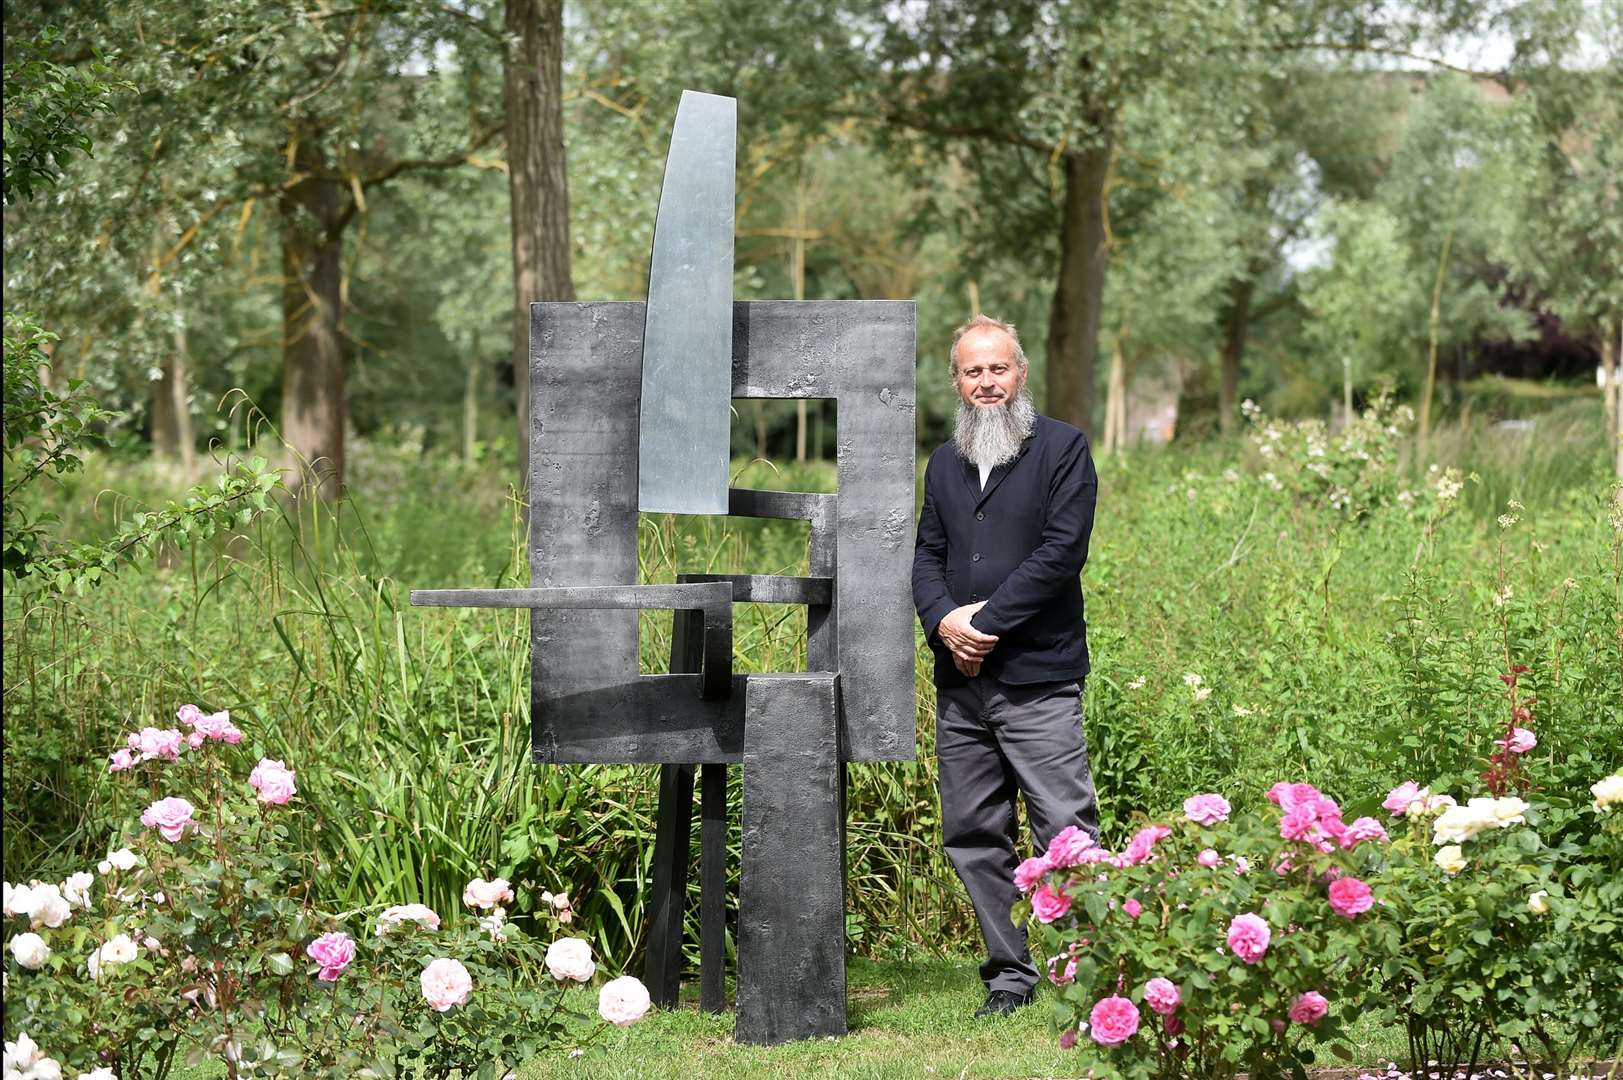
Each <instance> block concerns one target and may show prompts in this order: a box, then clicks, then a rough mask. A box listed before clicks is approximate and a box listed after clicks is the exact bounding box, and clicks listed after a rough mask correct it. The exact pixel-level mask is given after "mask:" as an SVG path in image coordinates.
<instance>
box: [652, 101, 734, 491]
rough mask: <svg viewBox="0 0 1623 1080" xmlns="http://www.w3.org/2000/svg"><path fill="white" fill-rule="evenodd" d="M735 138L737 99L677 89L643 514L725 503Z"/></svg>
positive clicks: (662, 208)
mask: <svg viewBox="0 0 1623 1080" xmlns="http://www.w3.org/2000/svg"><path fill="white" fill-rule="evenodd" d="M737 141H738V102H737V101H735V100H734V99H732V98H729V97H718V96H716V95H714V94H700V93H695V92H694V91H692V90H684V91H682V100H681V102H680V104H678V106H677V109H676V124H675V126H674V127H673V128H672V129H671V148H670V153H669V154H668V155H667V157H666V159H665V183H664V186H663V187H662V188H661V189H660V193H659V213H658V216H657V217H656V218H655V220H654V255H653V259H652V261H651V262H650V264H649V269H648V319H647V329H646V330H645V331H644V333H643V336H642V395H641V416H642V425H641V430H642V445H641V451H640V453H639V455H638V460H639V464H638V471H637V476H638V496H637V504H638V506H639V507H640V508H641V509H642V510H643V511H645V512H647V513H673V514H725V513H727V466H728V460H729V459H728V443H729V434H730V424H731V410H730V406H731V402H729V401H728V397H729V395H728V393H727V390H728V383H727V358H728V357H729V356H731V355H732V350H731V347H730V340H729V339H730V337H731V335H732V304H733V166H734V162H735V161H736V159H737Z"/></svg>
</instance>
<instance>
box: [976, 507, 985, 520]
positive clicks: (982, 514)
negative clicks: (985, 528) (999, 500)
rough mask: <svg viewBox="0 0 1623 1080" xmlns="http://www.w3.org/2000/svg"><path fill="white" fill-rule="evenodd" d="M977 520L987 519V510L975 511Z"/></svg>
mask: <svg viewBox="0 0 1623 1080" xmlns="http://www.w3.org/2000/svg"><path fill="white" fill-rule="evenodd" d="M975 520H976V521H985V520H986V511H985V510H977V511H975Z"/></svg>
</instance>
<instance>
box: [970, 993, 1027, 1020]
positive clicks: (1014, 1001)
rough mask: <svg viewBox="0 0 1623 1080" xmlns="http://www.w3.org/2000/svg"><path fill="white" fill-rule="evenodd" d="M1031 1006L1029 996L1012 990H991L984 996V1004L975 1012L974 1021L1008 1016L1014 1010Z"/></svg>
mask: <svg viewBox="0 0 1623 1080" xmlns="http://www.w3.org/2000/svg"><path fill="white" fill-rule="evenodd" d="M1030 1004H1031V995H1030V994H1029V993H1026V994H1017V993H1015V992H1014V991H1013V990H993V991H992V992H991V993H990V994H987V995H986V1004H985V1005H982V1006H981V1007H980V1008H978V1009H976V1010H975V1019H977V1020H984V1019H985V1018H986V1017H988V1016H1008V1015H1009V1014H1010V1013H1012V1012H1014V1010H1016V1009H1020V1008H1024V1007H1025V1006H1027V1005H1030Z"/></svg>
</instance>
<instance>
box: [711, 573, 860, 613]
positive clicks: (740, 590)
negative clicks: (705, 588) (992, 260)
mask: <svg viewBox="0 0 1623 1080" xmlns="http://www.w3.org/2000/svg"><path fill="white" fill-rule="evenodd" d="M681 577H682V580H683V581H715V582H724V583H726V584H728V585H731V586H732V590H733V600H734V602H736V603H740V604H745V603H748V604H805V605H808V606H810V607H828V605H829V604H830V603H831V602H832V601H833V599H834V579H833V578H831V577H828V576H827V575H822V576H818V577H784V576H781V575H778V574H683V575H681Z"/></svg>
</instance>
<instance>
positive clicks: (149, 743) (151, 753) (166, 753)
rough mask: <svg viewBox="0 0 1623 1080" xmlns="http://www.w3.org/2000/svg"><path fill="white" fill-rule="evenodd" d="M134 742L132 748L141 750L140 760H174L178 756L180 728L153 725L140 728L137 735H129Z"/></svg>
mask: <svg viewBox="0 0 1623 1080" xmlns="http://www.w3.org/2000/svg"><path fill="white" fill-rule="evenodd" d="M130 739H131V741H132V742H133V743H134V746H133V747H132V749H136V750H139V751H140V752H141V760H142V761H151V760H153V759H154V758H161V759H163V760H164V761H174V760H176V759H177V758H179V757H180V744H181V737H180V729H178V728H163V729H161V730H160V729H158V728H155V727H146V728H142V729H141V731H140V733H139V734H137V735H132V736H130Z"/></svg>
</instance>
